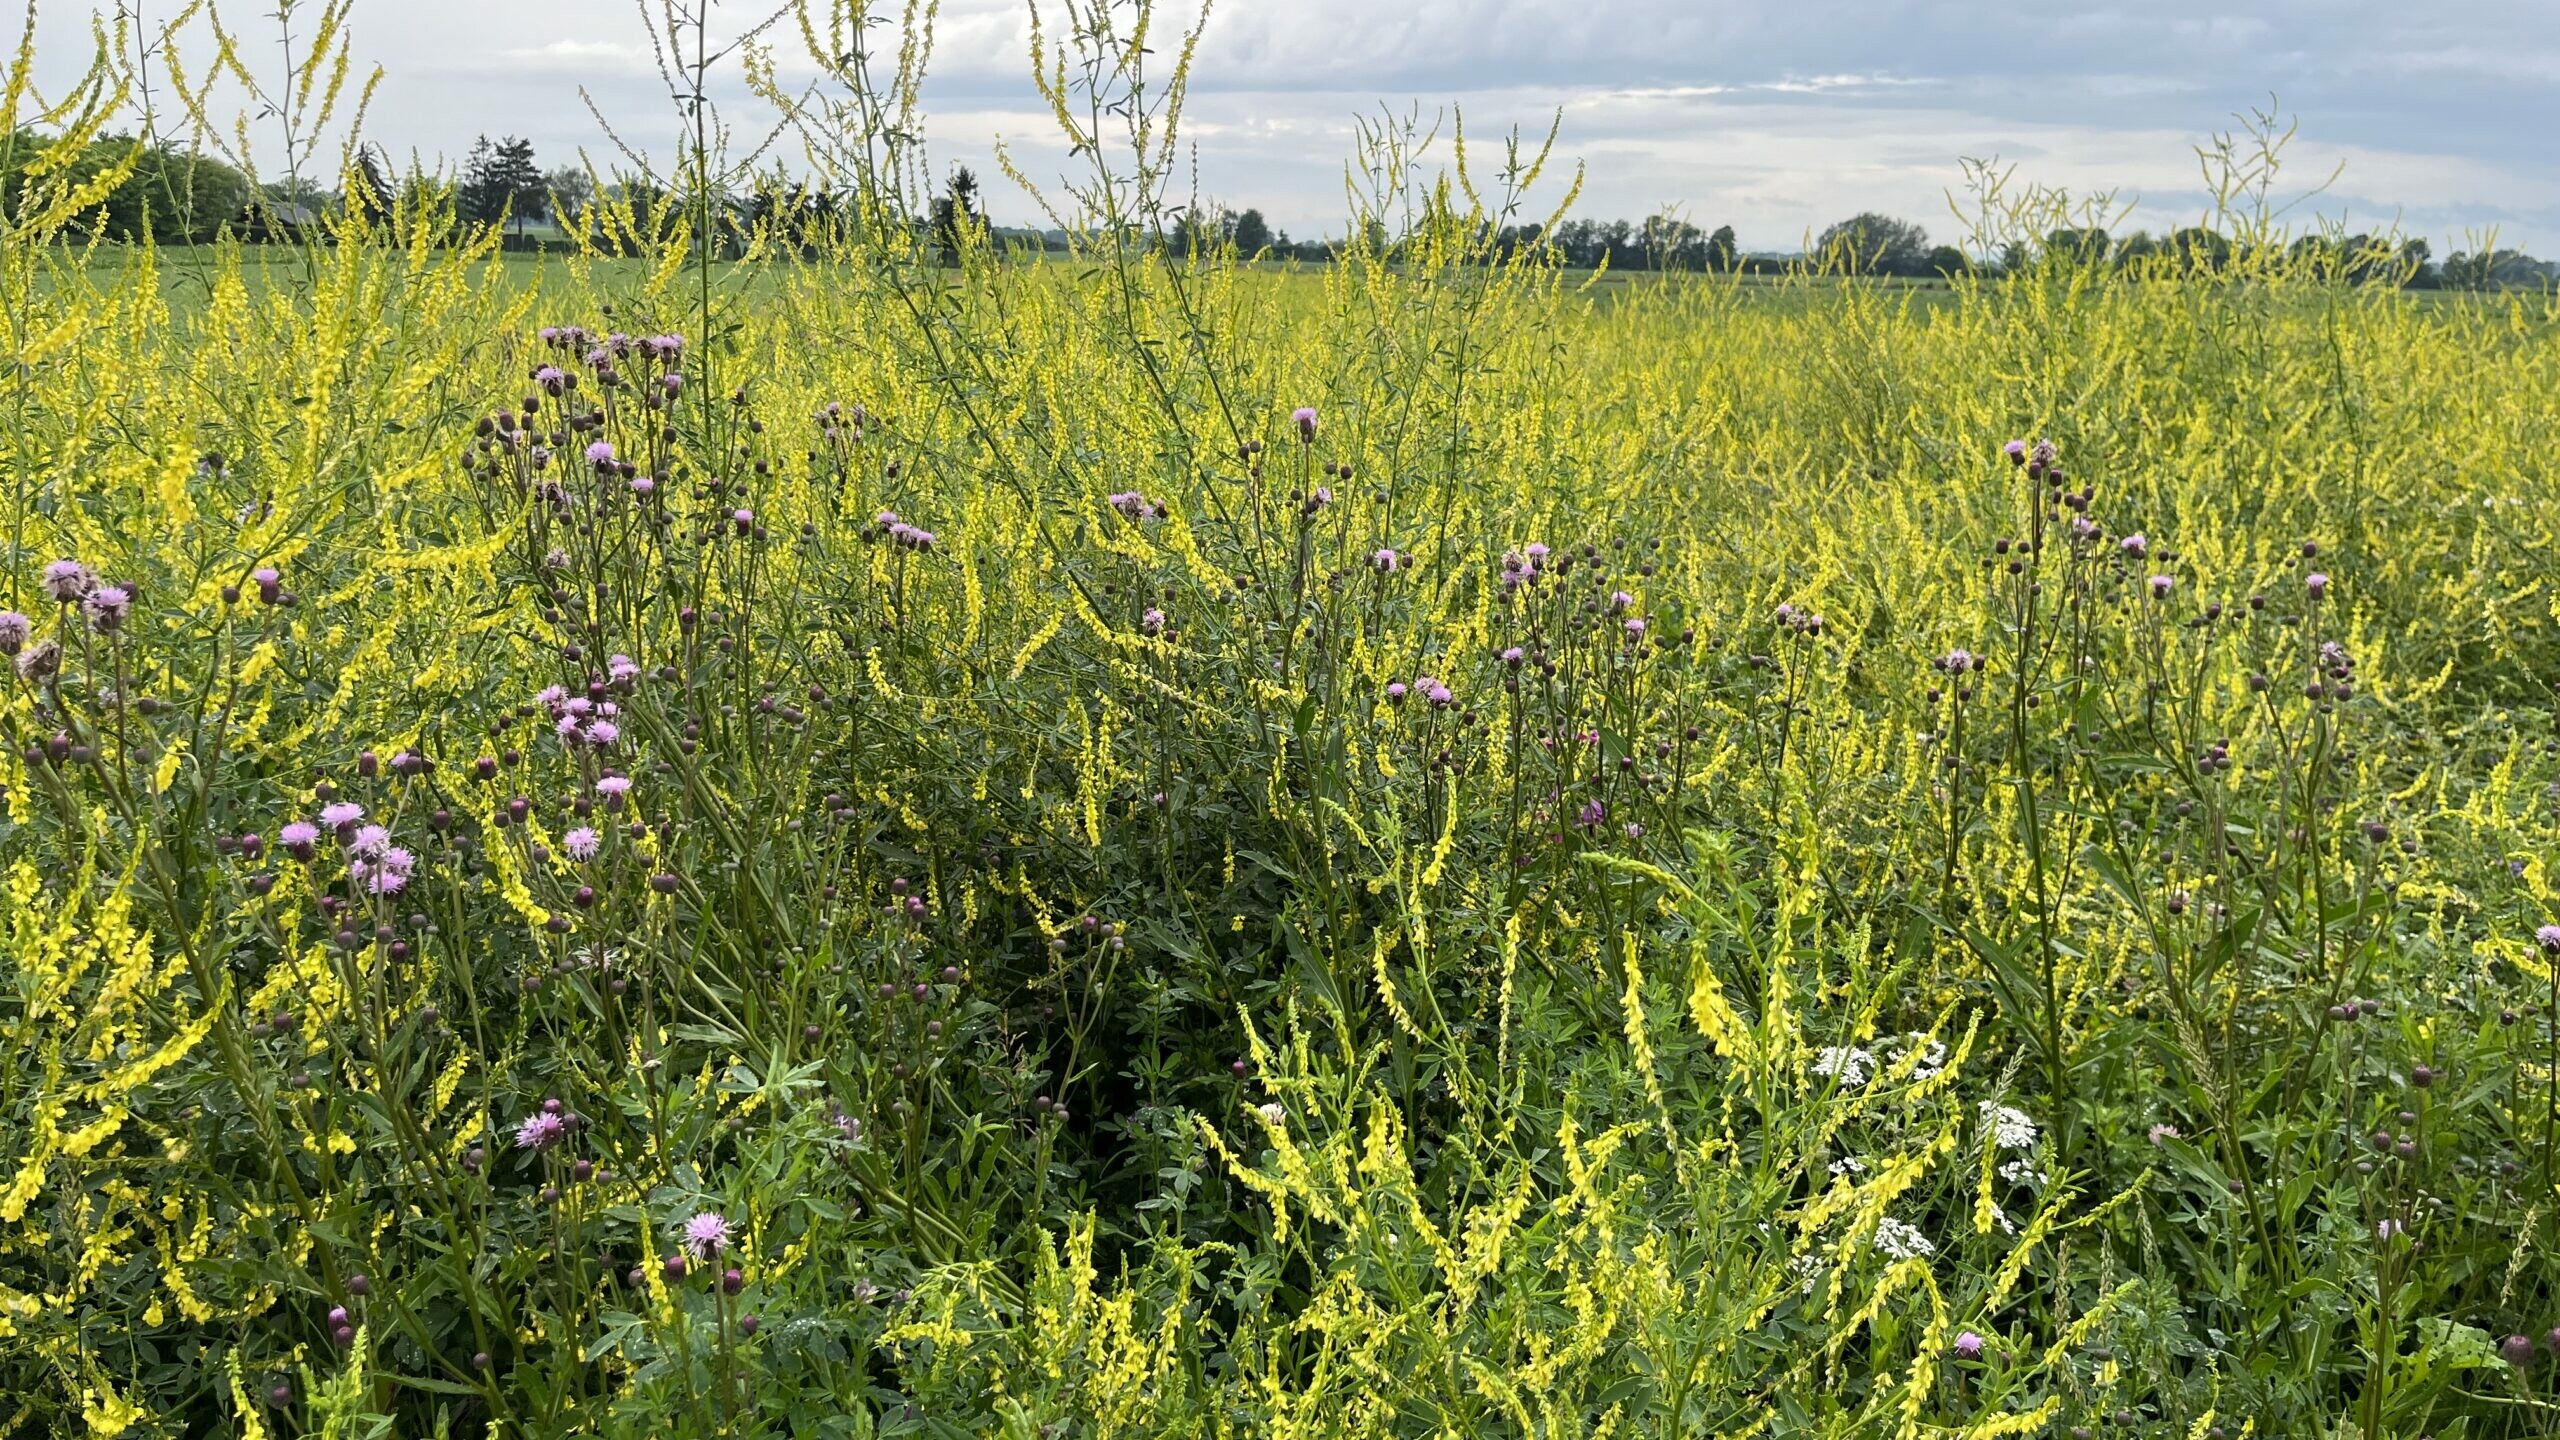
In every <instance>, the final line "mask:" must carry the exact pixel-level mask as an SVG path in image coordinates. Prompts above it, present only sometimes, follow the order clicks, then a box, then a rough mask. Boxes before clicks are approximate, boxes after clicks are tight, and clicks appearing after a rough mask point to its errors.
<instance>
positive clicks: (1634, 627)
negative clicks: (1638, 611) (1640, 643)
mask: <svg viewBox="0 0 2560 1440" xmlns="http://www.w3.org/2000/svg"><path fill="white" fill-rule="evenodd" d="M1627 638H1628V639H1630V640H1641V639H1643V638H1644V621H1643V620H1642V619H1640V618H1638V617H1636V616H1633V615H1630V616H1628V617H1627Z"/></svg>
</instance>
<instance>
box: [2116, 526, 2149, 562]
mask: <svg viewBox="0 0 2560 1440" xmlns="http://www.w3.org/2000/svg"><path fill="white" fill-rule="evenodd" d="M2116 546H2117V548H2118V549H2121V550H2123V551H2124V553H2125V554H2127V555H2129V556H2131V557H2132V558H2134V559H2136V560H2139V559H2141V558H2142V557H2143V556H2145V555H2148V554H2150V553H2151V539H2150V537H2149V536H2146V535H2144V534H2143V533H2142V532H2141V531H2139V530H2136V531H2134V532H2133V533H2132V534H2130V535H2127V536H2126V537H2124V538H2123V539H2122V540H2119V541H2117V542H2116Z"/></svg>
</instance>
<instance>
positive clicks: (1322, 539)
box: [0, 157, 2560, 1440]
mask: <svg viewBox="0 0 2560 1440" xmlns="http://www.w3.org/2000/svg"><path fill="white" fill-rule="evenodd" d="M1142 158H1143V157H1142ZM1106 173H1108V172H1107V171H1106ZM856 178H860V177H859V176H857V177H856ZM67 195H68V191H67V190H66V189H64V188H62V187H56V188H55V189H52V190H47V189H45V188H44V187H42V186H37V187H35V188H33V189H31V190H28V191H27V192H25V193H22V194H19V195H16V196H14V197H9V198H7V200H6V203H5V205H0V215H5V218H6V220H7V222H8V227H9V228H8V231H7V235H6V237H5V238H6V239H7V241H8V243H6V244H0V344H5V347H6V350H7V353H8V355H9V357H10V362H11V363H10V365H9V367H8V369H7V370H6V372H5V373H0V467H5V469H6V473H7V476H8V485H7V487H6V492H5V493H6V496H7V505H8V513H7V516H6V527H7V535H8V544H9V556H8V566H7V569H6V572H5V576H6V578H5V581H0V587H4V588H5V590H6V593H5V594H0V653H5V654H6V655H8V656H10V657H11V658H12V660H13V665H12V667H11V669H10V670H8V671H7V672H0V673H5V675H6V677H7V680H8V686H9V688H8V691H7V697H8V698H7V700H6V702H5V704H0V720H5V726H6V738H7V741H8V743H7V745H6V747H5V751H4V752H0V787H4V788H5V802H6V803H5V815H0V892H4V893H5V897H6V903H5V905H0V1437H7V1436H20V1435H23V1436H53V1435H73V1434H91V1435H102V1436H115V1435H126V1436H137V1437H139V1436H169V1437H178V1436H186V1437H212V1436H222V1437H234V1436H237V1437H284V1436H300V1435H322V1436H333V1437H334V1436H345V1437H357V1436H393V1435H397V1436H411V1435H415V1436H471V1437H478V1436H501V1435H503V1436H510V1437H515V1436H540V1437H548V1436H566V1435H581V1436H590V1435H591V1436H614V1437H625V1436H628V1437H635V1440H636V1437H652V1440H655V1437H668V1436H680V1437H705V1440H707V1437H714V1436H734V1437H745V1436H757V1437H762V1436H794V1437H799V1436H808V1437H820V1436H824V1437H867V1436H937V1437H944V1436H949V1437H957V1436H980V1435H986V1436H1001V1437H1006V1440H1035V1437H1036V1440H1050V1437H1107V1440H1121V1437H1134V1436H1164V1437H1193V1436H1204V1435H1214V1436H1230V1437H1248V1436H1256V1437H1258V1436H1271V1437H1282V1436H1287V1437H1333V1436H1345V1437H1349V1436H1362V1437H1369V1436H1375V1437H1461V1436H1463V1437H1477V1436H1522V1437H1539V1440H1556V1437H1568V1436H1578V1437H1592V1440H1597V1437H1601V1436H1628V1435H1643V1436H1660V1437H1686V1436H1703V1435H1718V1436H1735V1437H1739V1436H1769V1437H1817V1436H1819V1437H1851V1436H1855V1437H1867V1436H1875V1437H1897V1440H1899V1437H1916V1436H1930V1437H1950V1440H1952V1437H1979V1440H1988V1437H1994V1436H2003V1435H2037V1436H2071V1437H2079V1436H2087V1435H2099V1434H2104V1435H2121V1436H2145V1437H2164V1440H2166V1437H2178V1440H2204V1437H2212V1436H2225V1437H2229V1436H2240V1435H2251V1434H2254V1435H2258V1436H2262V1437H2274V1436H2284V1437H2293V1436H2323V1437H2346V1436H2350V1435H2353V1436H2357V1437H2360V1440H2380V1437H2384V1436H2391V1437H2417V1436H2433V1437H2437V1440H2457V1437H2459V1440H2525V1437H2537V1436H2546V1435H2550V1434H2554V1433H2560V1263H2555V1258H2554V1257H2555V1255H2560V1040H2555V1019H2560V875H2556V874H2555V873H2554V871H2553V869H2552V857H2553V856H2554V854H2555V853H2560V800H2555V797H2560V728H2556V727H2560V707H2555V703H2554V686H2555V684H2556V683H2560V559H2555V556H2560V490H2555V488H2554V485H2553V483H2552V477H2551V470H2552V466H2553V461H2554V458H2555V456H2560V405H2555V404H2554V403H2553V397H2554V396H2555V395H2560V302H2555V301H2554V299H2553V298H2552V297H2551V296H2549V295H2543V294H2521V293H2510V294H2428V295H2423V296H2420V295H2412V294H2409V293H2406V292H2403V291H2400V290H2398V289H2395V288H2386V287H2382V286H2353V285H2346V284H2341V283H2338V281H2337V279H2336V276H2335V274H2334V273H2331V272H2324V271H2323V270H2321V269H2320V268H2319V267H2318V266H2317V265H2313V264H2307V263H2304V262H2301V261H2299V260H2289V259H2287V258H2286V255H2285V250H2284V247H2283V246H2281V245H2279V244H2272V243H2269V244H2258V245H2255V246H2253V247H2246V248H2244V249H2243V250H2242V251H2240V252H2239V253H2240V256H2241V258H2239V259H2237V260H2235V261H2234V262H2233V263H2232V265H2231V266H2230V267H2229V268H2228V269H2226V270H2224V271H2222V272H2219V273H2217V274H2215V275H2213V276H2211V277H2208V278H2195V277H2188V278H2177V277H2174V276H2171V275H2169V274H2167V273H2166V272H2164V271H2160V270H2157V269H2151V268H2144V267H2134V268H2131V269H2121V268H2114V267H2107V266H2086V265H2078V264H2074V263H2071V262H2070V261H2069V260H2068V259H2067V258H2065V257H2052V258H2049V259H2047V260H2045V261H2043V262H2040V263H2036V264H2032V265H2029V266H2027V267H2025V268H2024V269H2022V271H2021V272H2020V273H2018V274H2015V275H2011V276H2008V277H2005V278H2001V279H1998V280H1984V281H1972V280H1968V281H1964V282H1961V283H1958V284H1955V285H1953V286H1943V287H1928V288H1913V287H1906V286H1898V285H1880V284H1870V283H1865V282H1857V281H1841V280H1836V279H1827V278H1819V277H1809V276H1808V277H1795V278H1789V279H1783V280H1780V281H1777V282H1766V281H1762V280H1757V279H1754V280H1748V281H1734V280H1731V279H1727V278H1722V277H1713V276H1703V277H1700V276H1689V277H1683V276H1673V277H1668V278H1665V277H1658V276H1615V275H1613V276H1606V277H1601V278H1600V279H1598V280H1597V281H1596V282H1595V281H1594V279H1593V277H1591V276H1589V275H1586V274H1570V273H1565V272H1562V271H1559V270H1555V269H1552V268H1549V267H1547V266H1544V265H1542V264H1538V263H1534V262H1531V261H1527V260H1522V259H1518V258H1516V257H1506V256H1504V255H1503V254H1501V253H1500V252H1498V251H1497V250H1496V249H1495V248H1494V247H1493V246H1491V245H1490V244H1489V243H1487V241H1486V239H1485V237H1486V236H1487V235H1489V234H1491V233H1493V226H1492V224H1491V222H1490V221H1489V220H1488V218H1487V216H1486V215H1485V214H1484V213H1483V212H1482V211H1481V210H1477V209H1471V208H1468V206H1467V205H1466V204H1465V203H1464V202H1462V201H1458V200H1447V201H1446V202H1445V205H1444V207H1443V208H1439V209H1435V210H1433V211H1431V212H1429V213H1426V214H1425V215H1423V216H1422V217H1421V219H1420V220H1419V221H1417V223H1416V224H1415V225H1414V226H1413V227H1412V228H1411V230H1410V231H1409V232H1405V233H1400V234H1399V236H1398V238H1397V242H1396V243H1395V244H1394V246H1393V247H1392V248H1385V249H1372V248H1366V247H1362V248H1355V249H1354V250H1353V251H1351V252H1350V253H1349V254H1347V255H1345V256H1344V257H1343V258H1342V259H1341V260H1339V261H1338V262H1335V263H1332V264H1328V265H1323V266H1313V265H1301V266H1294V267H1268V266H1264V267H1256V266H1252V265H1247V264H1241V263H1238V262H1237V261H1236V260H1235V259H1234V258H1233V257H1228V256H1216V255H1213V256H1210V257H1207V258H1205V259H1204V260H1202V261H1200V262H1199V263H1174V262H1171V261H1169V260H1168V259H1166V258H1165V254H1164V252H1163V250H1162V249H1161V248H1160V247H1159V246H1157V245H1155V244H1153V243H1148V244H1131V245H1129V246H1126V247H1123V248H1117V249H1115V248H1111V247H1108V246H1097V247H1094V248H1091V249H1089V250H1087V251H1085V252H1083V253H1080V254H1078V255H1076V256H1073V257H1051V258H1049V259H1047V260H1045V261H1042V262H1040V263H1031V262H1029V261H1027V260H1025V259H1022V258H1019V257H1015V258H1008V257H1003V256H999V255H997V254H995V253H993V252H992V251H991V249H990V248H989V247H988V246H986V245H985V244H984V243H983V240H982V237H980V236H979V235H978V234H977V232H972V231H959V232H956V234H955V238H954V239H953V241H952V245H951V249H952V252H953V253H951V254H950V255H948V256H946V255H943V254H941V253H939V250H940V248H941V247H939V246H928V245H923V244H921V243H919V242H920V239H921V237H923V236H924V235H925V234H927V233H928V232H927V230H926V228H925V225H924V223H923V222H922V221H921V220H919V219H918V218H917V217H916V216H913V215H901V216H900V217H899V223H896V224H881V225H877V226H874V227H871V228H870V229H869V230H867V231H866V232H864V233H862V234H858V235H849V236H843V237H838V239H837V241H836V242H835V243H831V244H829V245H827V246H825V247H823V248H821V249H820V250H818V251H817V252H816V253H814V254H812V255H807V256H797V257H794V258H789V259H767V260H757V261H752V262H742V263H726V262H724V263H715V264H711V265H708V266H705V265H703V264H701V263H700V262H699V261H697V260H691V259H689V258H688V256H687V255H686V254H685V252H684V251H683V249H682V246H681V236H680V235H679V236H677V237H675V238H673V239H670V240H666V241H664V242H663V243H664V245H665V246H666V247H667V248H662V249H657V250H654V251H652V252H651V253H650V254H648V255H646V256H643V257H642V258H637V259H619V258H607V257H604V256H602V255H598V256H594V257H581V256H567V257H545V258H542V259H540V260H536V259H534V258H532V257H520V256H505V257H501V256H498V255H497V254H496V252H495V249H494V246H492V245H491V244H489V243H488V240H487V238H486V237H483V238H482V239H481V241H480V242H479V243H477V244H476V245H465V246H462V247H459V248H457V247H453V246H447V245H444V244H441V243H434V242H435V241H436V238H437V236H438V234H439V232H438V231H437V229H436V227H435V225H434V224H432V223H431V221H432V220H433V219H434V217H433V216H423V215H421V214H418V213H414V212H411V211H408V210H405V209H404V210H402V211H400V212H398V213H396V214H393V215H391V216H389V217H387V218H384V219H379V220H367V219H362V218H357V219H351V220H349V221H347V222H346V223H345V224H344V225H343V227H342V228H341V229H340V230H339V231H338V232H337V234H336V237H335V243H333V244H330V245H325V246H312V247H310V248H299V247H293V246H281V245H279V246H252V247H234V246H203V247H191V248H170V249H165V250H152V249H132V250H123V251H113V252H110V251H106V250H103V249H88V250H83V249H80V248H77V247H75V246H74V245H73V244H72V243H71V239H70V237H72V236H73V235H75V234H76V233H78V226H77V224H76V222H77V221H78V219H79V216H80V215H81V214H82V213H84V212H82V211H81V210H80V208H79V206H78V205H77V204H75V203H74V202H73V199H71V198H66V196H67ZM1139 218H1145V216H1144V215H1141V216H1140V217H1139ZM1154 218H1155V220H1156V221H1158V222H1161V221H1162V220H1163V216H1162V214H1161V213H1156V214H1155V215H1154ZM1157 228H1158V229H1162V228H1163V227H1162V225H1161V223H1159V224H1158V227H1157Z"/></svg>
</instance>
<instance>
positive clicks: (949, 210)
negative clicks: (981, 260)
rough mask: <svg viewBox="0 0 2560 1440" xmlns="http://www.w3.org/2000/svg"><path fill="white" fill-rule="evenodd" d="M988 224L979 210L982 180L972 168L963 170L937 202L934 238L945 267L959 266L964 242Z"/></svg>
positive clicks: (934, 213)
mask: <svg viewBox="0 0 2560 1440" xmlns="http://www.w3.org/2000/svg"><path fill="white" fill-rule="evenodd" d="M985 224H986V217H985V216H984V215H983V214H981V213H980V211H979V206H978V177H977V176H975V175H973V174H971V173H969V167H968V166H966V165H962V166H959V167H958V168H956V169H954V170H953V171H952V172H951V183H950V184H949V185H948V186H946V187H944V189H943V192H942V194H941V195H940V197H938V198H937V199H935V201H934V202H933V238H934V243H936V244H938V245H940V246H941V247H942V263H944V264H946V265H957V264H959V263H960V247H961V244H962V242H963V241H964V240H965V239H966V238H967V237H968V236H970V235H972V234H975V233H976V232H977V231H978V229H979V228H980V227H982V226H984V225H985Z"/></svg>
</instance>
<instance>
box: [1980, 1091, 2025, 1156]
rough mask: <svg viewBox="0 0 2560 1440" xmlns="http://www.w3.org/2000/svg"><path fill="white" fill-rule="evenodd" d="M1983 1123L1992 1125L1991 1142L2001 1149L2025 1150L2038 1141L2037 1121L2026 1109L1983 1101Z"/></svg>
mask: <svg viewBox="0 0 2560 1440" xmlns="http://www.w3.org/2000/svg"><path fill="white" fill-rule="evenodd" d="M1982 1123H1984V1124H1986V1125H1988V1126H1990V1127H1991V1143H1992V1145H1993V1147H1994V1148H1996V1149H2001V1150H2024V1149H2026V1148H2027V1147H2029V1146H2031V1145H2033V1144H2035V1143H2036V1122H2035V1121H2034V1120H2032V1119H2030V1118H2029V1117H2028V1115H2027V1112H2025V1111H2024V1110H2019V1109H2014V1108H2012V1107H2010V1106H2007V1105H1997V1104H1994V1103H1992V1102H1991V1101H1989V1100H1985V1101H1983V1102H1982Z"/></svg>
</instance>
